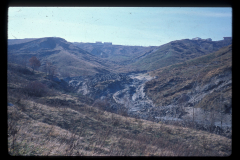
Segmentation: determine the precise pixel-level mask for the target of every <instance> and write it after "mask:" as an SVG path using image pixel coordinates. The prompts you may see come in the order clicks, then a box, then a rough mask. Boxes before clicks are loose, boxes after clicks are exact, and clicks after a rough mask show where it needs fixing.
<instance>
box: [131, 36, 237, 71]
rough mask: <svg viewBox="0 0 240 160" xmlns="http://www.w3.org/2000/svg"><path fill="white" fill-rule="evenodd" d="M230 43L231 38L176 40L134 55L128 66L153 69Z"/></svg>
mask: <svg viewBox="0 0 240 160" xmlns="http://www.w3.org/2000/svg"><path fill="white" fill-rule="evenodd" d="M230 44H232V41H231V40H221V41H204V40H189V39H183V40H176V41H172V42H169V43H167V44H164V45H162V46H159V47H158V48H157V51H154V52H151V53H150V54H147V55H146V56H140V57H139V58H138V57H136V58H135V59H133V60H132V62H133V63H132V64H130V65H129V67H132V68H134V69H135V68H137V69H139V70H155V69H159V68H162V67H166V66H169V65H172V64H175V63H180V62H184V61H186V60H190V59H193V58H196V57H199V56H203V55H206V54H209V53H212V52H214V51H217V50H219V49H220V48H222V47H224V46H228V45H230Z"/></svg>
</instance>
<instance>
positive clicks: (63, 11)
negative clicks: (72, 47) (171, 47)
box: [8, 7, 232, 46]
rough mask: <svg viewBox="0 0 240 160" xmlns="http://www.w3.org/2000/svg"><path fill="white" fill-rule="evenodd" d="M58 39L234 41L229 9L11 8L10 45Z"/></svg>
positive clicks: (143, 42) (152, 42) (156, 42)
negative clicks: (226, 39) (208, 39)
mask: <svg viewBox="0 0 240 160" xmlns="http://www.w3.org/2000/svg"><path fill="white" fill-rule="evenodd" d="M54 36H56V37H61V38H64V39H66V40H67V41H69V42H95V41H102V42H112V43H113V44H121V45H141V46H159V45H162V44H165V43H168V42H170V41H173V40H179V39H185V38H189V39H191V38H194V37H200V38H212V40H222V39H223V37H229V36H232V8H230V7H225V8H224V7H222V8H219V7H214V8H207V7H203V8H200V7H199V8H198V7H10V8H9V10H8V39H23V38H41V37H54Z"/></svg>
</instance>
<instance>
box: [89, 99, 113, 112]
mask: <svg viewBox="0 0 240 160" xmlns="http://www.w3.org/2000/svg"><path fill="white" fill-rule="evenodd" d="M109 106H110V104H109V102H108V101H107V100H106V99H104V100H100V99H97V100H95V101H94V103H93V107H96V108H99V109H101V110H107V109H108V108H109Z"/></svg>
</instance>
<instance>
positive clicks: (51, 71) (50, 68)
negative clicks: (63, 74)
mask: <svg viewBox="0 0 240 160" xmlns="http://www.w3.org/2000/svg"><path fill="white" fill-rule="evenodd" d="M56 69H57V67H56V66H55V65H53V64H52V62H49V61H46V63H45V65H44V71H45V72H46V74H47V75H51V76H52V77H53V76H54V75H55V74H56Z"/></svg>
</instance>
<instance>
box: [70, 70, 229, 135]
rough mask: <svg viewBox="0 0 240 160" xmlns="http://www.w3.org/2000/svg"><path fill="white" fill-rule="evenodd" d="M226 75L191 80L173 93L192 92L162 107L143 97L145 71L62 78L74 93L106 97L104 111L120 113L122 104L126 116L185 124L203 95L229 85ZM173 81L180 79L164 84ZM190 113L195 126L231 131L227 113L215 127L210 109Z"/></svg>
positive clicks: (199, 109) (227, 74) (147, 79)
mask: <svg viewBox="0 0 240 160" xmlns="http://www.w3.org/2000/svg"><path fill="white" fill-rule="evenodd" d="M230 77H231V72H229V73H227V72H225V74H223V75H218V76H215V77H213V78H211V79H210V80H209V81H208V82H206V83H204V85H202V84H197V85H194V83H191V84H189V85H187V86H183V87H182V88H181V89H180V90H177V91H175V92H180V91H184V90H189V89H191V90H192V92H186V93H183V94H182V95H179V96H178V97H175V98H174V99H173V100H172V101H171V102H170V103H169V104H167V105H164V106H156V105H154V104H153V102H152V101H151V99H149V98H148V97H147V96H146V93H145V87H148V86H145V84H146V82H148V81H149V80H151V79H153V77H150V76H149V75H147V74H146V73H130V74H114V73H108V74H96V75H95V76H88V77H74V78H68V79H66V81H68V83H69V85H71V86H72V87H74V88H75V90H76V91H77V92H79V93H82V94H84V95H87V96H90V97H92V98H93V99H105V98H107V99H108V101H109V103H110V106H109V107H108V108H106V110H108V111H111V112H114V113H120V112H121V110H122V108H123V107H125V108H126V109H127V113H128V115H129V116H132V117H136V116H137V117H139V118H142V119H147V120H153V121H162V122H164V123H169V122H173V121H175V122H178V123H179V122H180V123H182V125H185V126H187V125H188V123H189V122H191V121H192V117H193V107H195V106H196V105H197V104H198V103H199V102H200V101H201V100H202V99H203V98H204V97H205V96H207V95H209V94H211V93H213V92H219V91H221V90H222V89H224V88H226V87H229V86H230V85H231V84H232V81H231V78H230ZM176 80H177V81H181V79H170V80H169V81H168V85H171V86H172V85H173V86H174V84H175V83H176V82H175V81H176ZM162 87H164V86H162ZM165 87H166V86H165ZM168 87H169V86H168ZM160 88H161V86H160ZM229 105H231V102H228V101H227V100H225V112H231V109H229V108H231V107H229ZM194 112H195V123H196V125H195V126H196V127H197V128H198V129H201V130H206V131H209V126H211V127H213V126H216V127H215V128H214V127H213V128H214V129H213V132H214V133H216V134H221V135H225V136H230V134H231V133H230V131H228V130H231V116H230V115H229V114H228V115H227V114H224V115H223V125H222V128H221V129H219V127H220V126H221V125H219V123H220V119H219V118H215V119H214V120H215V121H214V124H213V123H212V122H211V112H210V111H205V110H203V109H201V108H194ZM220 115H221V114H220V113H219V112H216V113H215V117H220Z"/></svg>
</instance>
